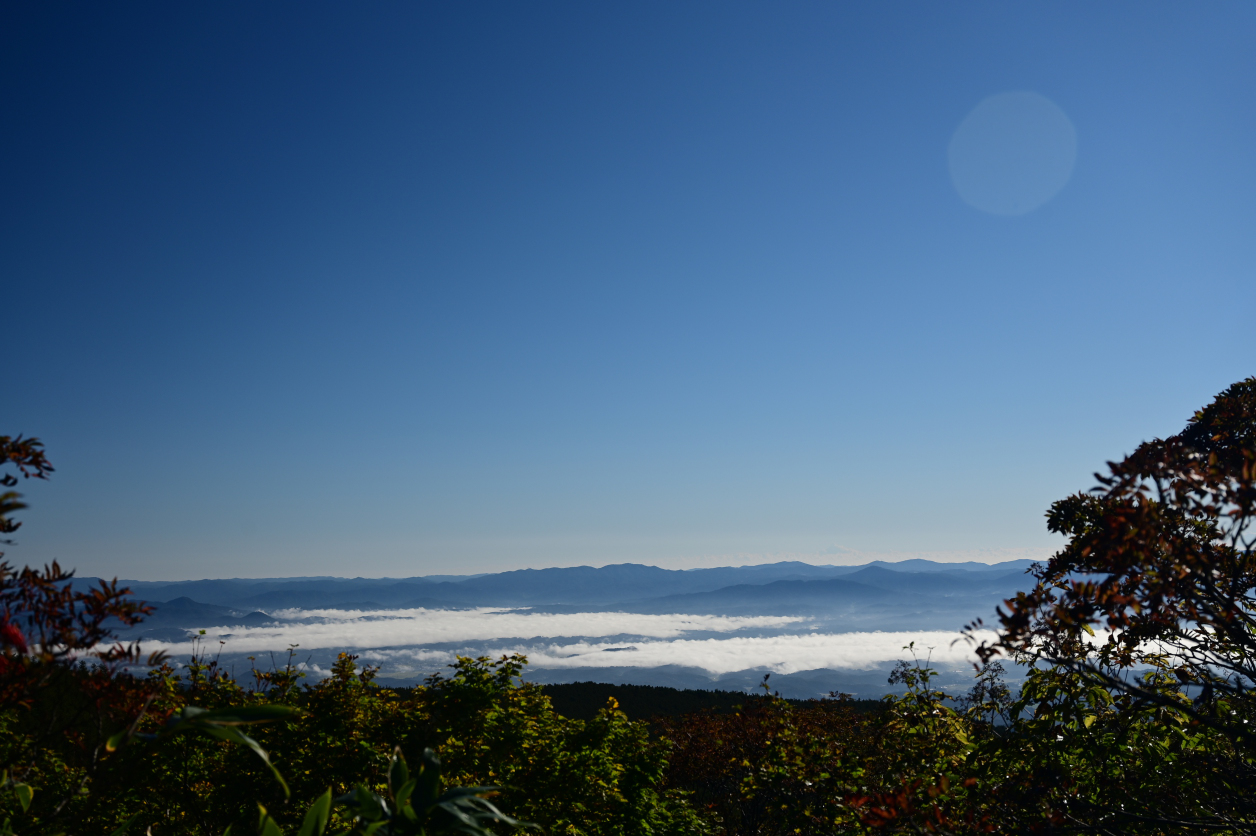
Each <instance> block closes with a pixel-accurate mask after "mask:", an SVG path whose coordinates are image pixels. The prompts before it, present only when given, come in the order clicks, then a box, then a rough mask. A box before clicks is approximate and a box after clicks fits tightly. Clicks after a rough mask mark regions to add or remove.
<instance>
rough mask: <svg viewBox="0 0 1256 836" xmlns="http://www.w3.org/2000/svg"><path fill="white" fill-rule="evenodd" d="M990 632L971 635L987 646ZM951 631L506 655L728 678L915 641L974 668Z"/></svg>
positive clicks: (891, 654)
mask: <svg viewBox="0 0 1256 836" xmlns="http://www.w3.org/2000/svg"><path fill="white" fill-rule="evenodd" d="M993 637H994V633H988V634H978V636H977V638H978V639H991V638H993ZM959 638H960V635H959V633H955V632H951V631H934V632H904V633H808V634H803V635H798V634H794V635H781V636H729V637H727V638H711V639H675V640H672V641H645V642H634V643H632V644H630V645H625V644H622V643H621V644H612V643H608V642H600V643H593V642H575V643H572V644H557V643H550V644H531V645H529V644H523V643H521V644H519V645H518V646H516V647H512V648H509V649H508V650H501V649H498V650H497V651H496V652H498V653H501V652H511V651H514V652H519V653H524V654H526V655H527V657H528V663H529V667H532V668H560V669H561V668H587V667H632V668H655V667H661V666H663V665H681V666H684V667H693V668H699V669H701V670H705V671H707V672H709V673H711V674H725V673H733V672H735V671H743V670H747V669H750V668H766V669H767V670H770V671H772V672H773V673H781V674H786V673H797V672H798V671H806V670H815V669H818V668H831V669H834V670H843V669H845V670H852V669H853V670H868V669H872V668H876V667H878V666H879V665H881V664H884V663H885V662H891V661H894V660H896V659H904V658H908V659H909V658H911V653H910V652H908V651H905V650H904V649H903V648H904V647H905V646H906V645H908V644H910V643H912V642H915V652H916V655H917V656H918V657H919V658H920V659H921V660H924V659H925V658H926V657H928V658H929V659H930V660H931V661H932V663H933V664H934V665H936V666H939V667H942V668H966V667H968V666H969V665H970V664H971V663H972V662H974V661H976V658H977V657H976V655H975V654H974V653H973V652H972V646H971V645H969V644H968V643H967V642H965V641H956V640H957V639H959ZM363 658H364V659H366V660H368V661H371V662H376V663H383V664H384V666H385V667H386V668H389V669H391V670H398V671H400V670H415V669H428V668H430V667H431V666H432V665H433V664H440V663H448V662H452V661H453V659H454V654H452V653H448V652H442V651H433V650H424V649H414V650H411V649H397V650H376V651H371V652H369V653H366V654H363Z"/></svg>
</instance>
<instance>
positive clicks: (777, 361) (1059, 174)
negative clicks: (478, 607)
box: [0, 2, 1256, 579]
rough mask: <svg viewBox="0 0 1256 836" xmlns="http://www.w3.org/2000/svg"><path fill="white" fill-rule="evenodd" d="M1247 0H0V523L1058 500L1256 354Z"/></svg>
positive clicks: (267, 571) (984, 528)
mask: <svg viewBox="0 0 1256 836" xmlns="http://www.w3.org/2000/svg"><path fill="white" fill-rule="evenodd" d="M1253 44H1256V6H1254V5H1252V4H1250V3H1246V4H1244V3H1190V4H1187V3H1147V2H1137V3H1118V2H1112V3H1102V4H1096V3H1056V2H1052V3H1004V2H999V3H988V4H981V3H953V4H937V3H892V4H889V3H873V2H863V3H827V2H826V3H785V4H782V3H759V4H738V3H729V2H718V3H714V2H713V3H699V2H690V3H619V4H608V3H533V4H520V3H496V4H494V3H444V4H435V3H433V4H426V5H421V4H400V3H393V4H385V3H373V4H344V3H341V4H331V3H314V4H310V3H286V4H285V3H260V4H257V3H254V4H234V5H232V4H186V3H173V4H172V3H160V4H142V3H126V4H77V5H73V4H65V3H57V4H34V3H25V4H17V3H12V4H6V5H5V6H4V8H3V11H0V120H2V125H0V127H2V130H0V146H2V148H3V154H2V156H0V196H2V197H0V294H2V295H0V299H3V310H4V323H3V331H2V332H0V333H2V334H3V339H2V345H3V352H4V354H3V357H4V379H5V380H4V385H3V388H2V389H0V433H8V434H14V433H19V432H20V433H25V434H28V435H37V436H40V437H41V438H43V439H44V441H45V442H46V444H47V447H48V453H49V457H50V458H51V460H52V461H53V463H54V465H55V466H56V467H57V472H56V474H55V476H54V478H53V480H52V481H50V482H49V483H48V484H46V485H30V484H29V483H28V484H27V486H26V487H27V489H28V497H29V498H30V501H31V503H32V507H31V509H30V510H29V511H28V512H26V513H25V515H24V517H23V519H24V520H25V521H26V525H25V527H24V528H23V529H22V531H21V532H19V534H20V536H19V537H18V541H19V542H18V545H17V546H15V547H13V548H12V549H11V550H10V551H9V558H10V559H16V560H17V561H18V562H41V561H45V560H49V559H52V558H54V557H55V558H58V559H60V560H61V561H62V562H63V563H65V564H68V565H71V566H76V567H79V569H80V570H81V571H83V572H85V573H87V574H98V575H108V576H112V575H121V576H123V577H140V578H149V579H169V578H183V577H223V576H285V575H312V574H334V575H367V576H370V575H391V576H401V575H417V574H429V573H458V572H482V571H494V570H499V569H510V568H521V567H527V566H532V567H540V566H553V565H572V564H579V563H587V564H594V565H600V564H604V563H611V562H623V561H633V562H644V563H653V564H656V565H661V566H667V567H685V566H696V565H710V564H712V563H729V562H761V561H762V560H768V559H774V556H780V555H795V556H804V559H813V560H817V561H821V562H828V561H829V560H830V559H832V560H834V561H838V560H841V559H842V558H843V556H848V555H851V554H866V553H870V552H890V553H895V554H903V555H910V554H917V553H922V552H924V553H940V554H943V555H947V554H949V555H954V556H956V557H957V558H958V557H959V556H965V557H968V556H971V555H972V554H973V553H980V554H985V555H989V556H991V559H995V558H997V557H998V556H1000V555H1010V556H1021V555H1022V554H1024V553H1027V552H1026V550H1028V552H1033V551H1034V550H1038V551H1041V550H1043V549H1047V548H1050V547H1052V545H1053V540H1052V538H1051V537H1050V536H1049V535H1048V534H1047V532H1046V530H1045V527H1044V524H1043V516H1042V515H1043V512H1044V511H1045V509H1046V507H1047V505H1048V504H1049V503H1050V502H1051V501H1052V500H1054V499H1057V498H1060V497H1062V496H1064V495H1066V494H1067V493H1069V492H1071V491H1073V490H1077V489H1081V488H1085V487H1089V486H1090V484H1091V476H1090V474H1091V473H1092V472H1093V471H1094V470H1096V469H1098V468H1099V467H1101V466H1102V465H1103V462H1104V461H1105V460H1107V459H1111V458H1116V457H1119V456H1120V455H1122V454H1123V453H1125V452H1128V451H1129V450H1130V449H1132V448H1133V446H1134V445H1135V444H1137V443H1138V442H1139V441H1140V440H1143V439H1147V438H1151V437H1154V436H1157V435H1165V434H1168V433H1172V432H1175V431H1177V430H1178V429H1180V428H1181V427H1182V426H1183V424H1184V422H1185V420H1186V418H1187V417H1188V416H1189V415H1190V414H1191V413H1192V412H1193V411H1194V410H1195V409H1197V408H1198V407H1200V406H1202V405H1203V404H1204V403H1205V402H1207V401H1208V400H1209V399H1210V398H1211V397H1212V396H1213V395H1214V394H1215V393H1216V392H1218V391H1219V390H1221V389H1222V388H1224V387H1225V386H1227V385H1228V384H1229V383H1231V382H1233V381H1235V380H1238V379H1240V378H1243V377H1246V376H1248V375H1250V374H1253V373H1256V328H1254V327H1253V310H1256V272H1254V271H1253V267H1254V266H1256V48H1253ZM1018 550H1020V551H1018ZM807 555H810V556H811V557H806V556H807Z"/></svg>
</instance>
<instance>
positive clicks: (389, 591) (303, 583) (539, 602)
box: [79, 560, 1030, 612]
mask: <svg viewBox="0 0 1256 836" xmlns="http://www.w3.org/2000/svg"><path fill="white" fill-rule="evenodd" d="M1029 565H1030V561H1028V560H1020V561H1009V562H1007V563H1001V564H996V565H994V566H986V565H985V564H959V565H958V568H957V565H955V564H944V563H934V562H932V561H927V560H910V561H903V562H902V563H898V564H890V563H885V562H881V561H878V562H875V563H872V564H868V565H865V566H814V565H811V564H807V563H800V562H796V561H785V562H780V563H772V564H764V565H760V566H729V567H718V568H711V569H690V570H674V569H660V568H658V567H657V566H644V565H640V564H635V563H621V564H615V565H611V566H602V567H592V566H572V567H564V568H554V569H521V570H517V571H513V572H499V573H495V574H489V575H479V576H454V577H455V578H457V579H455V580H437V579H435V578H437V577H443V578H448V577H450V576H433V577H432V578H421V577H416V578H400V579H393V578H323V577H319V578H292V579H279V578H267V579H259V580H249V579H240V578H235V579H219V580H208V579H207V580H194V581H177V582H152V581H125V582H124V583H125V584H126V585H128V586H130V587H131V588H132V589H133V590H134V592H135V595H136V597H139V598H142V599H145V600H165V601H170V600H173V599H176V598H184V597H186V598H190V599H192V600H194V601H200V602H203V603H206V604H215V605H218V606H224V607H232V608H236V609H244V610H263V611H267V612H269V611H271V610H279V609H290V608H294V609H295V608H300V609H327V608H349V607H352V608H367V609H373V608H380V609H390V608H397V607H429V608H430V607H437V608H440V607H444V608H463V607H472V606H496V607H530V606H559V607H561V606H572V607H595V608H598V609H606V608H608V607H609V606H611V605H614V606H616V607H618V606H620V605H625V604H632V605H633V606H636V607H647V606H648V607H654V606H656V605H657V606H662V607H669V606H681V605H682V604H683V605H685V606H694V607H705V608H707V609H704V610H703V611H704V612H707V611H715V609H716V608H718V606H719V602H720V601H726V602H728V603H729V605H730V606H733V605H735V606H738V607H740V608H741V609H743V610H749V609H754V608H756V607H758V608H760V609H762V607H764V606H777V605H778V604H779V602H781V601H785V600H788V599H790V597H791V596H801V597H800V598H798V604H799V606H804V605H806V606H822V604H823V602H824V601H828V600H838V599H839V598H841V597H842V596H846V598H852V597H858V598H860V599H861V600H864V601H872V600H877V599H878V598H879V597H882V596H881V595H880V593H881V592H883V591H886V590H889V591H891V592H895V593H907V592H917V593H920V594H922V595H928V596H932V597H938V596H954V595H966V594H979V593H980V594H985V593H988V592H990V591H1004V590H1005V591H1006V594H1009V595H1010V594H1011V593H1012V592H1014V591H1015V590H1016V589H1017V588H1025V587H1027V586H1028V580H1029V579H1028V578H1027V577H1026V576H1024V575H1023V574H1022V573H1023V571H1024V569H1025V568H1026V567H1027V566H1029ZM84 580H88V579H84ZM84 580H80V581H79V583H84ZM838 581H847V582H849V583H854V584H857V586H854V587H850V588H849V589H848V590H847V591H845V592H842V591H839V590H841V589H842V588H843V587H841V585H840V584H839V583H837V582H838ZM782 583H784V584H792V585H786V586H774V587H773V588H772V589H770V590H766V591H762V590H761V592H760V593H751V592H749V591H747V590H745V589H740V588H741V587H755V588H763V587H768V586H771V585H774V584H782ZM811 583H821V584H823V583H830V584H831V585H830V586H823V585H821V586H814V587H812V586H808V584H811ZM864 587H866V589H862V591H860V590H861V588H864ZM730 589H733V590H736V589H740V591H733V592H728V591H721V590H730ZM717 592H718V593H719V595H717V596H716V597H714V598H709V599H704V598H700V597H698V598H685V597H683V596H694V595H699V596H700V595H702V594H705V593H712V594H714V593H717ZM764 596H766V597H764ZM645 601H654V602H656V604H652V605H645V604H642V603H641V602H645ZM641 611H647V610H641ZM648 611H650V612H657V611H659V610H658V609H653V608H650V609H648Z"/></svg>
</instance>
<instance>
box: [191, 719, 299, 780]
mask: <svg viewBox="0 0 1256 836" xmlns="http://www.w3.org/2000/svg"><path fill="white" fill-rule="evenodd" d="M304 713H305V712H303V711H302V710H301V709H299V708H294V707H292V706H289V705H253V706H241V707H238V708H236V707H232V708H219V709H215V710H208V709H204V708H196V707H195V706H187V707H186V708H184V709H183V710H181V711H180V712H178V713H177V714H175V715H174V716H173V717H171V718H170V724H169V725H168V726H167V728H166V734H169V735H171V736H173V735H178V734H189V733H200V734H206V735H209V736H210V737H216V738H218V739H219V740H226V741H227V742H229V743H236V744H239V745H241V746H246V747H248V748H249V749H251V750H253V752H254V754H256V755H257V756H258V757H259V758H261V759H262V763H264V764H266V766H267V767H268V768H269V769H270V772H271V774H272V775H274V776H275V780H276V781H278V782H279V786H281V787H283V793H284V795H285V796H291V795H292V792H291V790H289V789H288V782H287V781H285V780H284V779H283V775H281V774H280V773H279V770H278V769H276V768H275V765H274V764H272V763H271V762H270V755H269V754H268V753H267V752H266V750H265V749H263V748H262V746H261V744H260V743H258V742H257V741H256V740H254V739H253V738H251V737H249V736H248V735H247V734H245V733H244V732H243V731H241V730H240V728H239V727H240V726H246V725H253V724H256V723H270V722H273V721H275V720H288V719H292V718H294V717H299V716H301V715H302V714H304Z"/></svg>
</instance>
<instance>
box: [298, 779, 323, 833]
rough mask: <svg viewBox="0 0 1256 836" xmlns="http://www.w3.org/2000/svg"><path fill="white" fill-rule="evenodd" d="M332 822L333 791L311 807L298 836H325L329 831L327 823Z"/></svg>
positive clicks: (321, 797)
mask: <svg viewBox="0 0 1256 836" xmlns="http://www.w3.org/2000/svg"><path fill="white" fill-rule="evenodd" d="M330 820H331V790H328V791H327V792H325V793H323V794H322V795H320V796H319V797H318V800H317V801H315V802H314V803H313V804H311V805H310V809H309V811H308V812H306V814H305V821H304V822H302V823H301V830H300V831H298V833H297V836H323V833H324V832H325V831H326V830H327V822H329V821H330Z"/></svg>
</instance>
